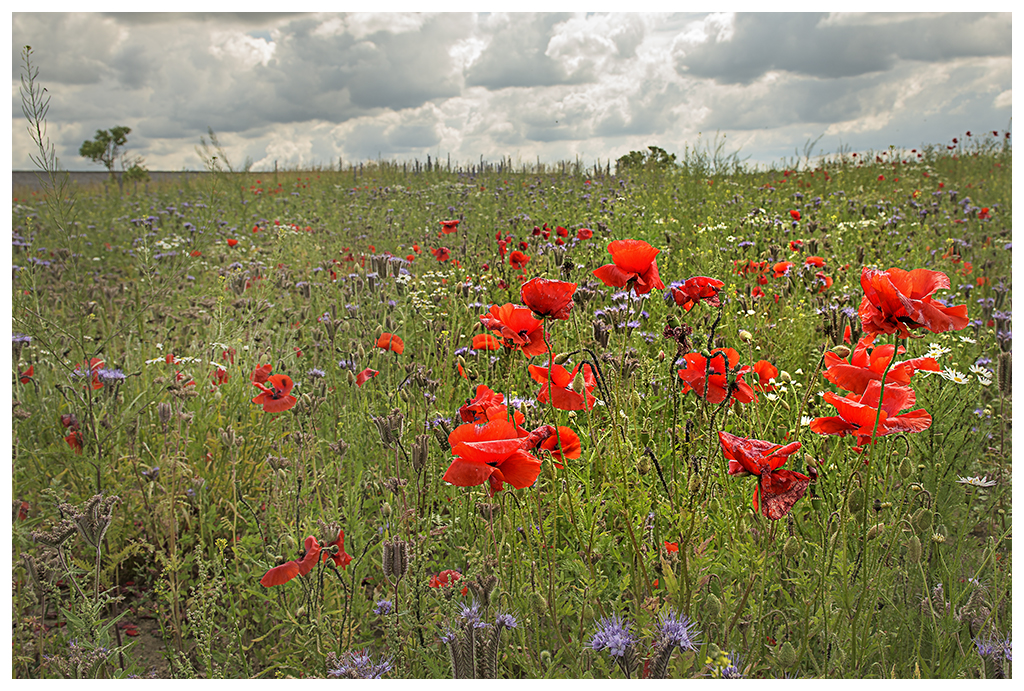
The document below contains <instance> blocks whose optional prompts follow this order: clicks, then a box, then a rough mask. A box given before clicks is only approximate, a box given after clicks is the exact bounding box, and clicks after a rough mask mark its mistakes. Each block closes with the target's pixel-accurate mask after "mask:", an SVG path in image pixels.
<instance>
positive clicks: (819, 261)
mask: <svg viewBox="0 0 1024 691" xmlns="http://www.w3.org/2000/svg"><path fill="white" fill-rule="evenodd" d="M808 265H810V266H816V267H818V268H819V269H820V268H822V267H823V266H825V259H824V258H822V257H816V256H813V255H812V256H810V257H807V258H806V259H804V266H808Z"/></svg>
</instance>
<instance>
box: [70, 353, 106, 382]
mask: <svg viewBox="0 0 1024 691" xmlns="http://www.w3.org/2000/svg"><path fill="white" fill-rule="evenodd" d="M104 364H106V363H104V362H103V360H101V359H99V358H98V357H94V358H91V359H90V360H89V364H88V365H86V364H85V363H84V362H83V363H82V364H80V365H75V375H76V376H79V377H82V376H85V372H86V370H88V371H89V372H91V373H92V388H94V389H102V388H103V384H102V383H100V377H99V374H98V372H99V370H100V368H102V367H103V365H104ZM82 388H85V387H82Z"/></svg>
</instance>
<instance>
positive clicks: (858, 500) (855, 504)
mask: <svg viewBox="0 0 1024 691" xmlns="http://www.w3.org/2000/svg"><path fill="white" fill-rule="evenodd" d="M846 506H847V507H848V508H849V509H850V513H859V512H860V510H861V509H863V508H864V490H862V489H861V488H860V487H857V488H855V489H854V490H853V491H851V492H850V496H849V497H848V498H847V500H846Z"/></svg>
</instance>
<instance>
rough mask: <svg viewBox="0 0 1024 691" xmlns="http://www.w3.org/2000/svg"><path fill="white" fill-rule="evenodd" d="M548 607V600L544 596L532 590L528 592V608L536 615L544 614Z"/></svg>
mask: <svg viewBox="0 0 1024 691" xmlns="http://www.w3.org/2000/svg"><path fill="white" fill-rule="evenodd" d="M547 608H548V601H547V600H546V599H544V596H543V595H541V594H540V593H538V592H537V591H536V590H534V591H533V592H532V593H530V609H532V610H533V611H534V612H536V613H537V614H538V615H541V614H544V612H545V611H546V610H547Z"/></svg>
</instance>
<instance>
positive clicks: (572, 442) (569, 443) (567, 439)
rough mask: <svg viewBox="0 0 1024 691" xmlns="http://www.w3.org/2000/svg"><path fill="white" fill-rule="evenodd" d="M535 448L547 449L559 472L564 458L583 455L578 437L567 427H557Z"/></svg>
mask: <svg viewBox="0 0 1024 691" xmlns="http://www.w3.org/2000/svg"><path fill="white" fill-rule="evenodd" d="M537 448H538V449H547V450H548V451H549V452H550V453H551V457H552V458H554V459H555V460H554V464H555V467H556V468H558V469H559V470H561V469H562V461H564V460H565V459H566V458H570V459H571V458H579V457H580V454H581V453H583V447H582V445H581V444H580V437H579V435H578V434H576V433H575V432H574V431H572V430H571V429H570V428H568V427H559V428H558V429H557V430H556V431H555V432H554V433H552V434H551V436H550V437H548V438H547V439H545V440H544V441H542V442H541V443H540V444H538V445H537Z"/></svg>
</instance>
